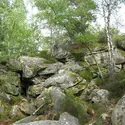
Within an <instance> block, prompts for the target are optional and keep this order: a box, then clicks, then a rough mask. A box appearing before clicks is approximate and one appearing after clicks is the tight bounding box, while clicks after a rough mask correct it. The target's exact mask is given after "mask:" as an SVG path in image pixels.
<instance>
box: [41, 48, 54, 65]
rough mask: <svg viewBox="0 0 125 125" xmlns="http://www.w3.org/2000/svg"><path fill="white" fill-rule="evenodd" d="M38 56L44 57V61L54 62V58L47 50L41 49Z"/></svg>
mask: <svg viewBox="0 0 125 125" xmlns="http://www.w3.org/2000/svg"><path fill="white" fill-rule="evenodd" d="M39 57H42V58H44V59H46V61H45V63H55V62H56V60H55V59H54V58H53V57H52V56H51V54H49V53H48V50H42V51H41V52H40V54H39Z"/></svg>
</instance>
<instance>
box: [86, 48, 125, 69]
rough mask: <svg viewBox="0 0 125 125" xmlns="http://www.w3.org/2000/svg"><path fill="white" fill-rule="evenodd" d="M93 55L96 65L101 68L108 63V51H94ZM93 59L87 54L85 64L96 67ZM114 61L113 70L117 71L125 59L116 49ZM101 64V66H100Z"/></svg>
mask: <svg viewBox="0 0 125 125" xmlns="http://www.w3.org/2000/svg"><path fill="white" fill-rule="evenodd" d="M93 55H94V57H95V59H96V61H97V63H98V64H99V65H100V66H101V67H102V66H103V67H106V65H107V64H108V63H109V56H108V50H107V49H103V48H102V50H95V51H94V52H93ZM95 59H94V58H93V56H92V54H88V55H86V56H85V60H86V62H87V63H88V64H89V65H90V66H92V65H96V62H95ZM114 59H115V64H116V67H115V70H118V69H119V67H118V66H119V65H122V64H123V63H124V62H125V57H124V56H123V55H122V54H121V53H120V52H119V50H118V49H114ZM102 64H103V65H102Z"/></svg>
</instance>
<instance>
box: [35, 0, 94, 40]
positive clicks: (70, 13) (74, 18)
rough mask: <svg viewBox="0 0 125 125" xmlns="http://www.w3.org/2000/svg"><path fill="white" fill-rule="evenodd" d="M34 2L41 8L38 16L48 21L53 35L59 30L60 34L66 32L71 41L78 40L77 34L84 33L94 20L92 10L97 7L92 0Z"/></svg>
mask: <svg viewBox="0 0 125 125" xmlns="http://www.w3.org/2000/svg"><path fill="white" fill-rule="evenodd" d="M34 2H35V5H36V6H37V7H38V9H39V10H40V13H39V14H38V18H40V19H41V20H42V21H45V22H46V25H47V26H48V28H50V29H51V36H54V35H55V34H57V32H58V33H60V34H61V33H65V32H66V33H68V36H69V38H70V39H71V41H72V42H76V36H77V35H78V34H83V33H84V32H85V30H86V29H87V27H88V26H89V23H90V22H91V21H92V20H93V15H92V11H93V10H94V9H95V4H94V2H93V1H92V0H73V1H72V0H35V1H34ZM57 29H58V30H57ZM59 29H61V30H59ZM56 31H57V32H56Z"/></svg>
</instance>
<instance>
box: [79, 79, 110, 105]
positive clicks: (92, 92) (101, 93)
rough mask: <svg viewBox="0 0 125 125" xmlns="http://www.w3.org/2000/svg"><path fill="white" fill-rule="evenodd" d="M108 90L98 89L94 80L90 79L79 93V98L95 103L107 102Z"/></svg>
mask: <svg viewBox="0 0 125 125" xmlns="http://www.w3.org/2000/svg"><path fill="white" fill-rule="evenodd" d="M108 98H109V91H108V90H105V89H99V88H98V87H97V86H96V84H95V82H94V81H91V82H90V83H89V84H88V85H87V86H86V88H85V89H84V90H83V93H82V94H81V99H83V100H87V101H90V102H92V103H95V104H108V103H109V100H108Z"/></svg>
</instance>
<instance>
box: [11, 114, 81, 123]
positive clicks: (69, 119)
mask: <svg viewBox="0 0 125 125" xmlns="http://www.w3.org/2000/svg"><path fill="white" fill-rule="evenodd" d="M13 125H79V123H78V119H77V118H75V117H74V116H71V115H70V114H68V113H66V112H64V113H63V114H61V115H60V119H59V121H53V120H44V121H35V122H29V123H19V122H17V123H14V124H13Z"/></svg>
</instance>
